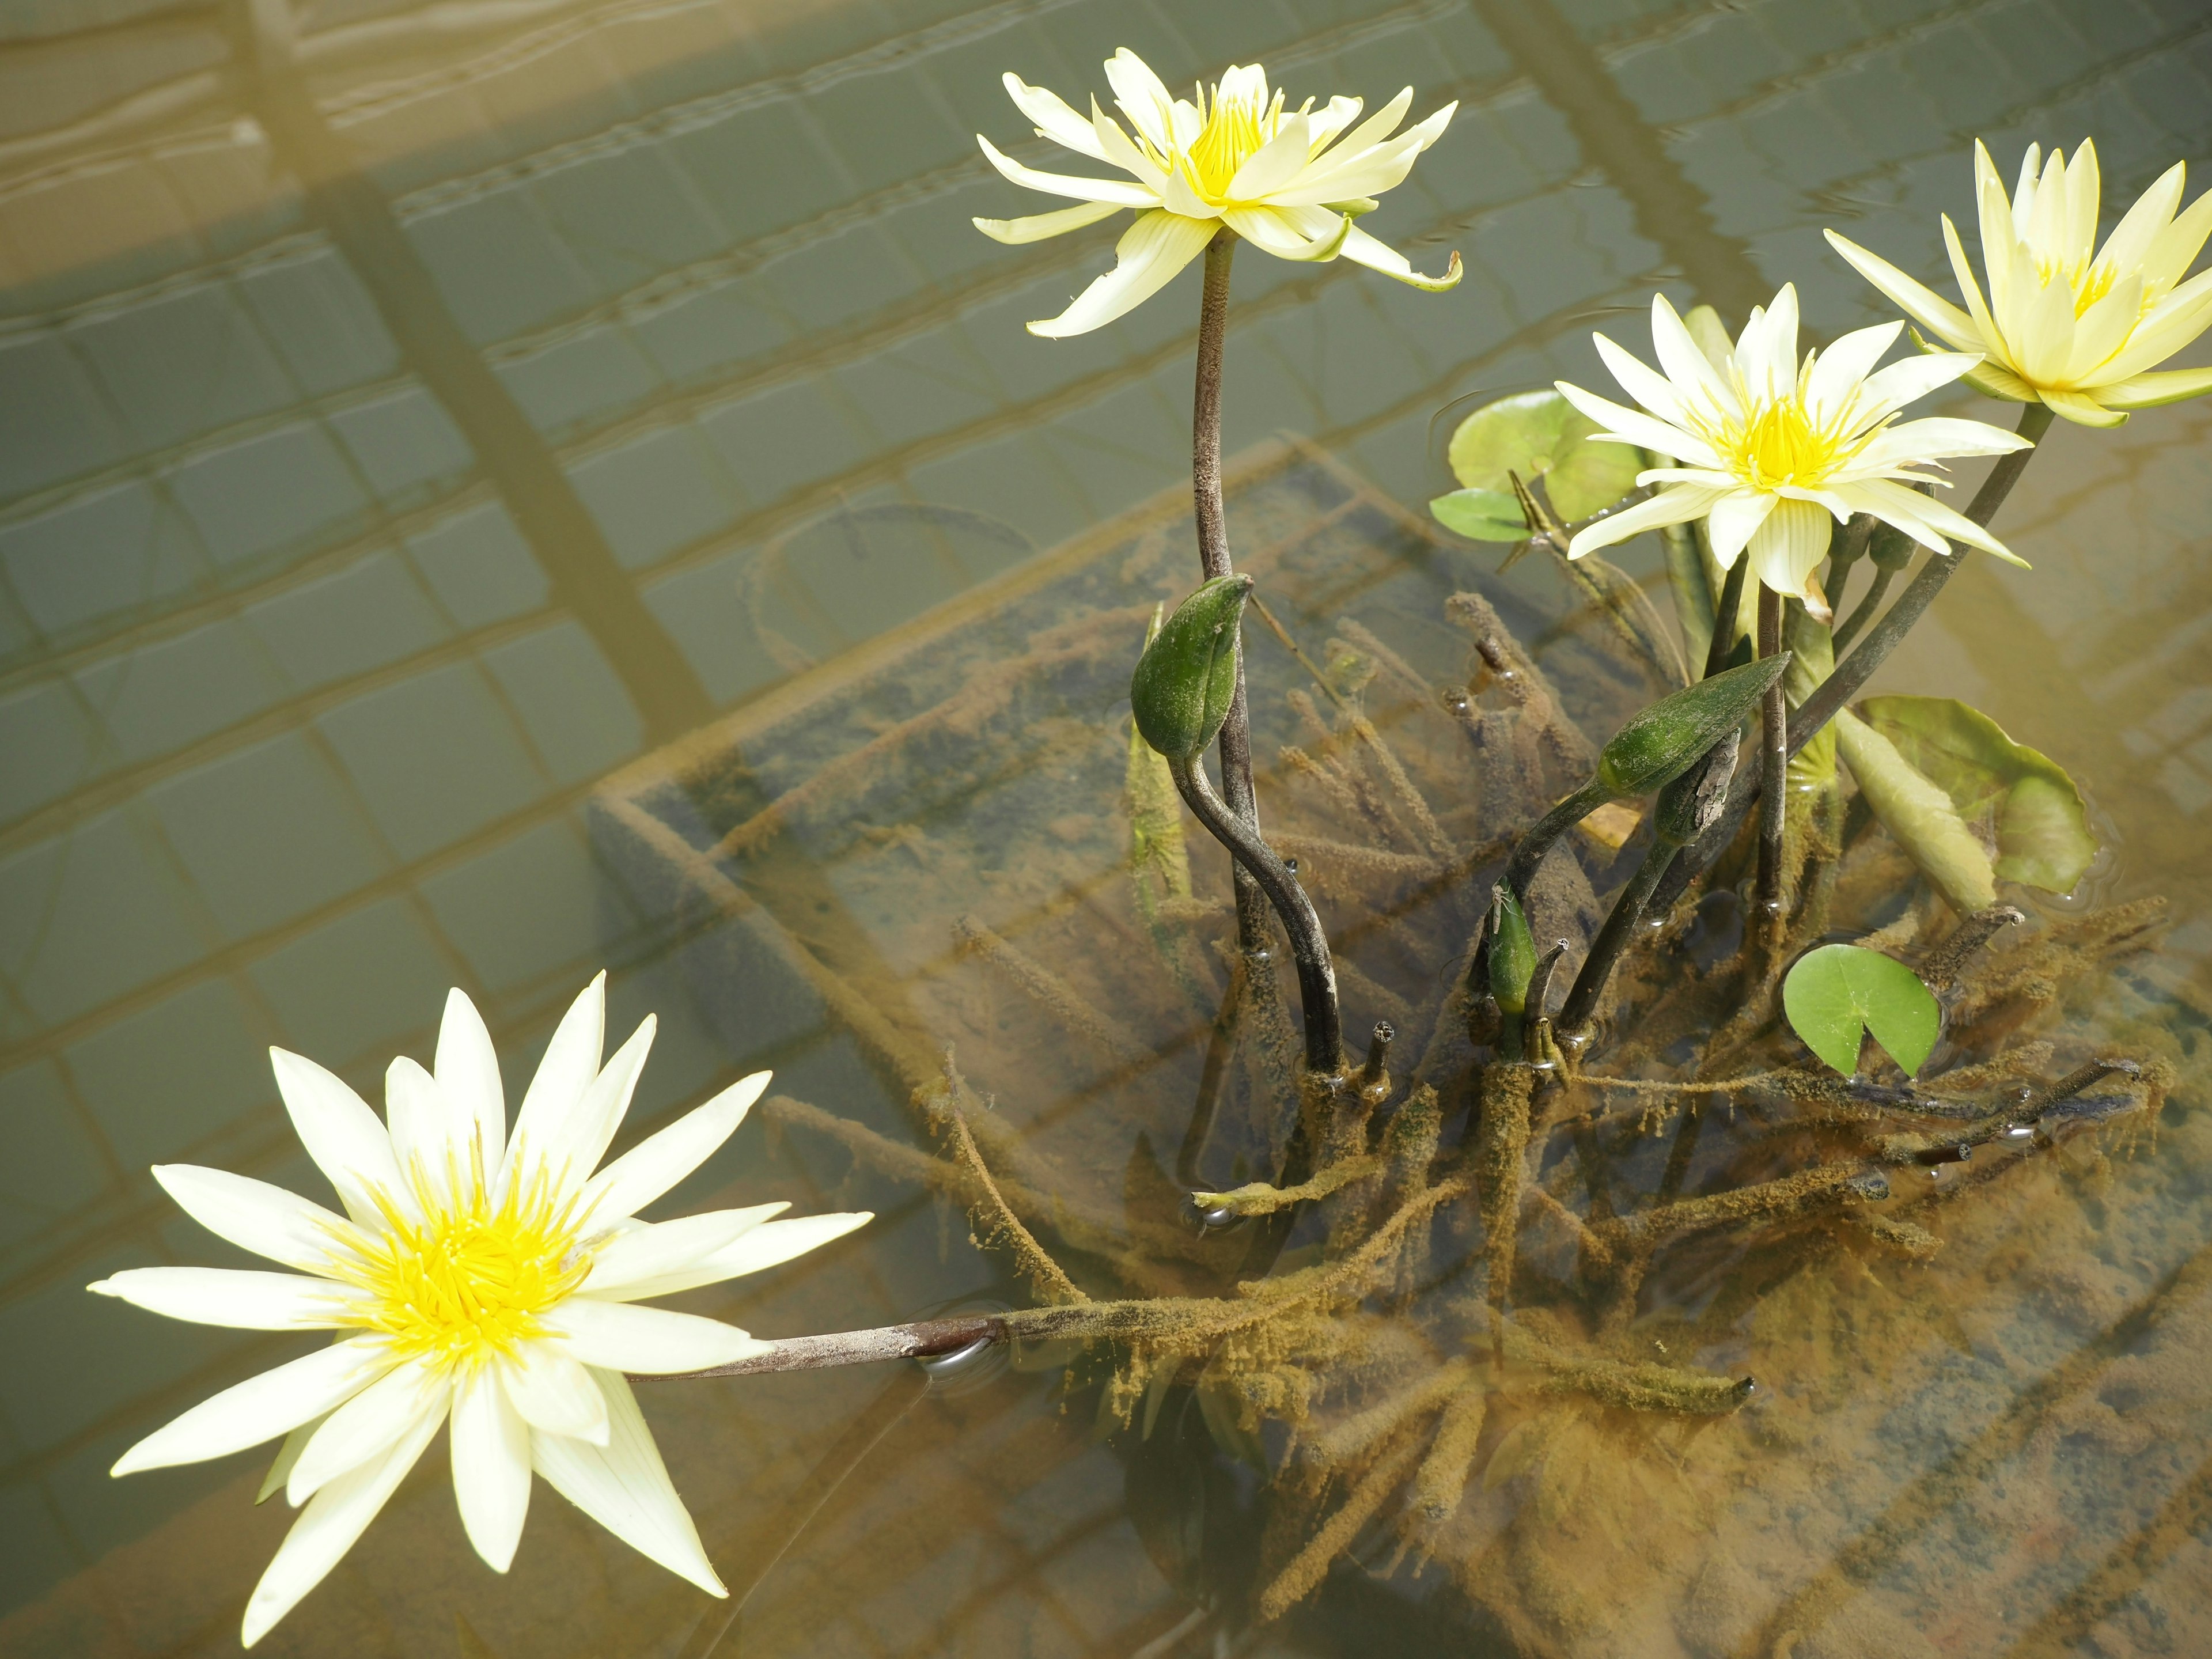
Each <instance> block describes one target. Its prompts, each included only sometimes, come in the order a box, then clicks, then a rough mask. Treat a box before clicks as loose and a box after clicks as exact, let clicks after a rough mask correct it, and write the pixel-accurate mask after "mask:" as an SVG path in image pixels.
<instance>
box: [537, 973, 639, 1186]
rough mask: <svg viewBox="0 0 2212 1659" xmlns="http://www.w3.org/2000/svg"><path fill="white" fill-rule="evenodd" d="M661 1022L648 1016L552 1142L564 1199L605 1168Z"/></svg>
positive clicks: (548, 1158) (550, 1157)
mask: <svg viewBox="0 0 2212 1659" xmlns="http://www.w3.org/2000/svg"><path fill="white" fill-rule="evenodd" d="M659 1026H660V1022H659V1018H657V1017H656V1016H654V1015H652V1014H647V1016H646V1017H645V1018H644V1019H643V1020H642V1021H641V1022H640V1023H639V1024H638V1028H637V1030H635V1031H633V1032H631V1033H630V1038H629V1042H625V1043H623V1046H622V1047H621V1048H617V1050H616V1051H615V1054H614V1058H613V1059H611V1060H609V1061H607V1063H606V1065H605V1066H604V1067H602V1068H601V1070H600V1072H599V1076H597V1077H595V1078H593V1079H592V1085H591V1087H589V1088H588V1089H586V1090H585V1091H584V1097H583V1099H582V1100H581V1101H580V1102H579V1103H578V1104H577V1107H576V1109H575V1110H574V1112H572V1113H571V1114H569V1117H568V1123H567V1125H566V1126H565V1127H563V1129H562V1133H560V1134H559V1135H558V1136H557V1137H556V1139H553V1140H552V1141H551V1142H550V1143H549V1144H548V1145H547V1146H546V1147H545V1149H544V1152H543V1153H542V1154H541V1156H542V1158H543V1159H544V1164H545V1166H546V1167H547V1168H548V1169H550V1170H556V1171H558V1172H560V1173H559V1178H558V1181H557V1182H556V1187H555V1188H554V1190H555V1191H556V1192H557V1193H559V1194H561V1195H562V1196H563V1197H566V1196H567V1195H568V1194H570V1193H573V1192H576V1191H579V1190H580V1189H581V1188H582V1187H583V1185H584V1182H586V1180H587V1179H589V1178H590V1176H591V1173H592V1170H595V1169H597V1168H598V1167H599V1160H600V1158H604V1157H605V1155H606V1150H607V1143H608V1142H610V1141H611V1140H612V1139H614V1138H615V1131H616V1130H617V1129H619V1128H620V1127H622V1121H623V1118H624V1117H625V1116H626V1115H628V1114H629V1103H630V1097H631V1096H633V1095H634V1094H635V1093H636V1092H637V1079H638V1074H639V1073H641V1072H643V1071H644V1070H645V1060H646V1055H647V1054H648V1053H649V1052H650V1051H651V1049H652V1048H653V1033H654V1032H655V1031H656V1030H659Z"/></svg>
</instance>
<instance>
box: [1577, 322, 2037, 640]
mask: <svg viewBox="0 0 2212 1659" xmlns="http://www.w3.org/2000/svg"><path fill="white" fill-rule="evenodd" d="M1904 326H1905V325H1903V324H1902V323H1882V324H1879V325H1876V326H1875V327H1873V328H1863V329H1859V330H1857V331H1854V332H1852V333H1850V334H1846V335H1844V337H1842V338H1841V339H1839V340H1838V341H1837V342H1836V343H1834V344H1833V345H1832V346H1830V347H1829V348H1828V349H1827V350H1826V351H1825V352H1807V353H1806V354H1805V357H1804V360H1803V362H1802V363H1801V362H1799V360H1798V356H1797V290H1796V287H1795V286H1793V285H1789V284H1785V285H1784V288H1783V289H1782V291H1781V292H1780V293H1779V294H1778V295H1775V296H1774V303H1773V304H1772V305H1771V306H1762V307H1756V308H1754V309H1753V312H1752V313H1751V319H1750V321H1748V322H1747V323H1746V324H1745V325H1744V329H1743V332H1742V333H1741V335H1740V336H1739V337H1737V338H1736V340H1735V343H1734V345H1733V348H1732V349H1726V350H1723V349H1721V346H1722V345H1723V344H1724V343H1725V337H1723V338H1722V339H1720V340H1717V341H1716V343H1715V344H1714V348H1713V354H1712V355H1711V356H1708V355H1707V353H1706V352H1705V351H1704V350H1701V349H1699V345H1698V343H1697V341H1696V340H1695V339H1694V338H1692V335H1691V333H1690V331H1689V329H1688V328H1687V326H1686V325H1684V323H1683V321H1682V319H1681V318H1680V317H1679V316H1677V315H1676V314H1675V311H1674V307H1672V306H1671V305H1669V304H1668V303H1667V298H1666V296H1665V295H1655V296H1654V297H1653V299H1652V301H1651V343H1652V346H1653V348H1654V349H1655V350H1656V352H1657V354H1658V358H1659V363H1660V368H1662V369H1663V370H1664V371H1665V372H1664V373H1663V374H1662V373H1659V372H1657V371H1655V370H1653V369H1652V368H1649V367H1648V366H1646V365H1645V364H1644V362H1641V361H1640V360H1639V359H1638V358H1636V357H1634V356H1631V355H1630V354H1629V353H1627V352H1626V351H1623V350H1622V349H1620V347H1619V346H1617V345H1615V344H1613V342H1612V341H1610V340H1608V339H1607V338H1606V337H1605V336H1604V335H1602V334H1600V335H1596V336H1595V340H1596V342H1597V349H1598V355H1599V356H1601V357H1602V358H1603V359H1604V360H1605V365H1606V367H1607V368H1609V369H1611V370H1612V371H1613V378H1614V379H1615V380H1619V381H1620V384H1621V385H1622V386H1624V387H1625V388H1626V390H1627V392H1628V393H1629V395H1630V396H1631V397H1632V398H1635V399H1636V401H1637V402H1638V404H1642V405H1643V408H1642V409H1640V410H1637V409H1628V408H1624V407H1623V406H1622V405H1621V404H1616V403H1611V402H1608V401H1607V399H1605V398H1600V397H1595V396H1594V395H1592V394H1591V393H1589V392H1585V391H1583V389H1582V388H1581V387H1580V386H1569V385H1568V384H1567V383H1566V382H1565V381H1564V380H1561V381H1559V382H1557V383H1556V384H1557V385H1558V386H1559V392H1560V393H1561V395H1563V396H1564V397H1565V398H1566V399H1567V400H1568V401H1569V402H1570V403H1571V404H1574V406H1575V407H1576V408H1577V409H1579V410H1582V412H1583V414H1585V415H1587V416H1589V417H1590V419H1592V420H1593V421H1595V422H1597V423H1598V424H1599V425H1600V426H1601V427H1603V428H1606V429H1605V430H1604V431H1603V432H1600V433H1595V434H1593V435H1591V438H1590V441H1591V442H1593V443H1620V444H1638V445H1641V446H1642V447H1644V448H1646V449H1649V450H1652V451H1655V452H1656V453H1659V454H1661V455H1665V456H1670V457H1672V458H1674V459H1676V460H1678V461H1685V462H1687V463H1688V465H1686V466H1674V467H1657V468H1654V469H1652V470H1650V471H1645V472H1641V473H1638V475H1637V482H1638V483H1640V484H1659V485H1662V486H1664V487H1663V488H1662V489H1660V491H1659V493H1658V494H1657V495H1653V496H1652V497H1651V498H1650V500H1648V501H1639V502H1638V503H1637V504H1636V505H1635V506H1633V507H1627V508H1626V509H1624V510H1623V511H1621V512H1619V513H1613V514H1612V515H1610V516H1609V517H1607V518H1603V519H1601V520H1598V521H1597V522H1596V523H1595V524H1593V525H1591V526H1589V527H1588V528H1587V529H1585V530H1583V532H1581V533H1580V534H1579V535H1577V537H1576V538H1574V540H1573V541H1572V542H1571V543H1570V544H1568V547H1567V556H1568V557H1569V558H1580V557H1581V556H1583V554H1585V553H1589V552H1591V551H1594V550H1596V549H1598V548H1601V547H1607V546H1610V545H1611V544H1613V543H1615V542H1622V541H1626V540H1627V539H1628V538H1630V537H1631V536H1634V535H1636V534H1638V533H1639V532H1643V531H1645V530H1651V529H1656V528H1657V527H1659V526H1662V525H1670V524H1684V523H1687V522H1688V521H1690V520H1693V519H1704V520H1706V521H1707V525H1706V527H1707V531H1708V532H1709V534H1710V536H1711V542H1712V549H1713V556H1714V557H1715V558H1716V559H1717V560H1718V561H1719V562H1720V564H1721V568H1723V569H1724V570H1725V569H1727V568H1730V567H1731V566H1733V565H1734V564H1735V562H1736V559H1737V557H1738V556H1740V555H1743V554H1746V553H1748V555H1749V556H1750V558H1751V570H1752V574H1753V575H1754V576H1756V577H1757V578H1758V579H1759V580H1760V581H1763V582H1765V584H1766V586H1768V587H1770V588H1771V589H1773V590H1774V591H1775V592H1778V593H1784V594H1788V595H1790V596H1791V597H1792V598H1796V599H1807V598H1808V597H1809V598H1810V599H1812V600H1813V601H1814V602H1815V603H1820V599H1821V596H1820V589H1819V586H1818V585H1817V583H1815V582H1814V577H1813V572H1814V569H1815V568H1817V567H1818V566H1819V564H1820V561H1821V560H1822V559H1823V558H1824V557H1826V555H1827V551H1828V537H1829V524H1830V520H1831V519H1832V520H1834V521H1835V522H1837V523H1841V522H1843V521H1844V520H1846V519H1848V518H1850V516H1851V514H1852V513H1873V514H1874V515H1875V517H1876V518H1878V519H1880V520H1881V521H1882V522H1883V523H1885V524H1889V525H1894V526H1896V527H1897V528H1898V529H1899V530H1901V531H1903V532H1905V534H1906V535H1908V536H1910V537H1911V538H1912V539H1913V540H1915V541H1917V542H1918V543H1919V544H1921V545H1922V546H1923V547H1927V548H1931V549H1933V550H1935V551H1936V552H1938V553H1948V552H1949V551H1950V550H1951V544H1950V542H1949V541H1948V540H1946V539H1945V538H1947V537H1951V538H1956V539H1958V540H1960V541H1962V542H1965V543H1966V544H1968V545H1969V546H1972V547H1978V548H1983V549H1985V550H1988V551H1989V552H1991V553H1994V554H1996V556H1998V557H1999V558H2001V559H2005V560H2008V561H2010V562H2012V563H2014V564H2024V563H2025V561H2023V560H2021V559H2019V558H2016V557H2015V556H2014V555H2013V554H2012V552H2011V551H2010V550H2008V548H2006V546H2005V545H2004V544H2003V543H2002V542H2000V541H1998V540H1997V539H1996V537H1994V536H1992V535H1990V532H1988V531H1986V530H1984V529H1983V528H1982V527H1981V526H1979V525H1978V524H1976V523H1975V522H1974V521H1973V520H1971V519H1969V518H1967V517H1966V516H1965V515H1964V514H1963V513H1957V512H1954V511H1953V510H1952V509H1951V508H1950V507H1945V506H1944V505H1942V503H1941V502H1940V501H1933V500H1930V499H1929V497H1928V496H1926V495H1922V494H1920V493H1919V492H1918V491H1917V490H1916V489H1913V488H1912V487H1911V486H1912V484H1913V483H1915V482H1926V481H1929V479H1930V478H1931V477H1932V475H1930V474H1928V473H1925V472H1921V471H1916V469H1917V468H1919V467H1922V466H1924V465H1929V464H1931V463H1933V462H1936V461H1937V460H1940V459H1944V458H1946V457H1949V456H1954V455H2000V454H2002V453H2005V452H2007V451H2008V450H2015V449H2026V448H2027V447H2030V446H2029V444H2028V442H2027V440H2026V439H2024V438H2021V437H2020V436H2018V435H2015V434H2014V433H2010V432H2006V431H2002V430H2001V429H2000V428H1996V427H1993V426H1988V425H1984V423H1983V422H1979V421H1962V420H1954V419H1948V418H1934V419H1928V420H1919V421H1907V422H1904V423H1903V424H1902V425H1897V424H1893V421H1894V419H1895V416H1896V414H1897V411H1898V410H1899V409H1901V408H1903V407H1904V406H1905V404H1909V403H1911V401H1912V400H1913V399H1914V398H1919V397H1923V396H1924V395H1925V394H1927V393H1928V392H1933V391H1934V390H1935V389H1936V387H1938V386H1946V385H1948V384H1949V383H1950V382H1951V381H1953V380H1957V379H1958V378H1959V377H1960V375H1962V374H1965V373H1966V371H1967V370H1968V369H1970V368H1972V367H1973V366H1974V364H1975V363H1976V362H1978V361H1979V360H1978V358H1976V357H1973V356H1969V355H1967V354H1965V353H1960V352H1936V353H1932V354H1930V355H1929V356H1921V357H1913V358H1908V359H1906V360H1905V362H1897V363H1892V364H1891V365H1890V366H1889V367H1888V368H1875V364H1876V363H1878V362H1881V356H1882V354H1883V353H1884V352H1886V351H1887V350H1888V349H1889V348H1890V346H1891V345H1892V344H1893V343H1895V341H1896V339H1897V337H1898V335H1899V332H1901V331H1903V329H1904ZM1714 332H1715V333H1716V334H1719V332H1720V331H1718V330H1716V331H1714Z"/></svg>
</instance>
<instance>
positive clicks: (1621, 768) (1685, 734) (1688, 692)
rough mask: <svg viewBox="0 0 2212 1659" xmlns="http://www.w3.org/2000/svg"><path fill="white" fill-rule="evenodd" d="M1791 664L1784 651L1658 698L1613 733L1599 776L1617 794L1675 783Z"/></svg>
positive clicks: (1600, 761) (1602, 755)
mask: <svg viewBox="0 0 2212 1659" xmlns="http://www.w3.org/2000/svg"><path fill="white" fill-rule="evenodd" d="M1789 666H1790V653H1788V652H1787V651H1784V652H1782V653H1780V654H1778V655H1777V656H1772V657H1763V658H1761V659H1759V661H1757V662H1747V663H1746V664H1744V665H1743V666H1742V667H1741V668H1731V669H1729V671H1727V672H1726V673H1724V674H1716V675H1714V676H1713V677H1712V678H1711V679H1709V680H1699V682H1698V683H1697V684H1695V685H1686V686H1684V687H1683V688H1682V689H1681V690H1680V691H1676V692H1673V693H1671V694H1670V695H1668V696H1663V697H1662V698H1660V699H1659V701H1658V702H1655V703H1653V704H1652V705H1651V706H1650V708H1647V709H1645V710H1644V711H1643V713H1641V714H1637V715H1635V716H1633V717H1632V719H1631V720H1629V722H1628V724H1627V725H1626V726H1622V727H1621V728H1620V731H1618V732H1614V733H1613V741H1612V742H1611V743H1608V744H1606V746H1605V748H1604V750H1602V751H1601V753H1600V754H1599V756H1598V757H1597V775H1598V781H1599V782H1600V783H1601V784H1603V785H1604V786H1605V787H1607V789H1609V790H1611V791H1612V792H1613V795H1614V797H1615V798H1616V799H1619V798H1620V797H1622V796H1627V795H1648V794H1650V793H1651V792H1652V791H1653V790H1654V789H1656V788H1659V787H1661V786H1662V785H1664V784H1668V783H1672V782H1673V781H1674V780H1675V779H1676V778H1679V777H1680V776H1681V775H1682V774H1683V773H1685V772H1686V771H1688V770H1689V769H1690V767H1691V765H1692V763H1694V762H1696V761H1697V759H1698V758H1699V757H1700V756H1701V755H1703V754H1704V753H1705V751H1706V750H1708V749H1711V747H1712V746H1713V745H1714V744H1716V743H1717V742H1719V741H1720V739H1721V736H1722V734H1723V733H1724V732H1733V731H1735V729H1736V727H1738V726H1741V725H1742V724H1743V717H1744V716H1745V715H1746V714H1749V713H1750V712H1751V711H1752V708H1753V706H1754V705H1756V704H1757V702H1759V698H1761V697H1762V696H1765V695H1766V689H1767V688H1768V687H1769V686H1771V685H1772V684H1774V683H1775V681H1777V680H1778V679H1780V678H1782V674H1783V671H1784V669H1786V668H1788V667H1789Z"/></svg>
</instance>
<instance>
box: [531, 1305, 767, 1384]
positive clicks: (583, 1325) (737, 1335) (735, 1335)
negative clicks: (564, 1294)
mask: <svg viewBox="0 0 2212 1659" xmlns="http://www.w3.org/2000/svg"><path fill="white" fill-rule="evenodd" d="M538 1322H539V1323H540V1324H542V1325H544V1328H546V1330H547V1331H548V1332H550V1333H551V1334H553V1335H554V1336H556V1337H558V1338H560V1339H561V1340H562V1346H563V1347H564V1348H565V1350H566V1352H568V1357H569V1358H572V1359H574V1360H577V1361H579V1362H580V1363H581V1364H586V1365H591V1366H595V1367H605V1368H606V1369H609V1370H624V1371H629V1372H633V1373H635V1374H637V1375H640V1376H672V1375H674V1374H675V1373H677V1372H678V1371H703V1370H707V1369H708V1367H710V1366H714V1365H727V1364H732V1362H733V1361H736V1360H739V1359H744V1358H747V1357H749V1356H750V1355H752V1354H757V1353H765V1352H768V1344H767V1343H765V1342H757V1341H755V1340H753V1339H752V1337H751V1336H750V1335H749V1334H747V1333H745V1332H744V1331H741V1330H739V1329H738V1328H737V1327H736V1326H734V1325H725V1324H723V1323H722V1322H720V1320H715V1319H702V1318H700V1317H699V1316H698V1315H696V1314H684V1313H673V1312H671V1311H670V1310H668V1309H666V1308H640V1307H635V1306H633V1305H631V1304H629V1303H627V1302H600V1301H596V1300H594V1299H593V1298H592V1297H587V1296H574V1297H569V1298H568V1300H567V1301H566V1302H563V1303H562V1304H561V1305H560V1306H558V1307H557V1308H550V1309H548V1310H546V1311H545V1312H544V1313H543V1314H541V1315H540V1316H538Z"/></svg>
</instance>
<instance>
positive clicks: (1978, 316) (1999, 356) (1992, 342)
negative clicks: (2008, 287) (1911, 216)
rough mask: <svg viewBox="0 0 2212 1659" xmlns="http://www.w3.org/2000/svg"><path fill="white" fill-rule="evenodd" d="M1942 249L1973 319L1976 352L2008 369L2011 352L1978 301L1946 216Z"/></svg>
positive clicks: (1970, 268) (1968, 267)
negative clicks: (1987, 355) (1976, 340)
mask: <svg viewBox="0 0 2212 1659" xmlns="http://www.w3.org/2000/svg"><path fill="white" fill-rule="evenodd" d="M1943 246H1944V251H1945V252H1948V254H1949V255H1950V256H1951V275H1952V276H1953V277H1954V279H1955V280H1956V281H1957V283H1958V284H1959V292H1960V293H1961V294H1963V295H1966V309H1967V311H1968V312H1969V313H1971V314H1972V318H1973V323H1974V332H1975V333H1976V335H1977V336H1978V345H1977V348H1976V349H1979V350H1983V351H1986V352H1988V353H1989V354H1990V359H1989V360H1990V361H1992V362H2002V365H2003V366H2005V367H2006V368H2010V366H2011V364H2012V349H2011V347H2010V346H2008V344H2007V343H2006V342H2005V337H2004V333H2003V331H2002V330H2001V329H1999V328H1998V327H1997V321H1996V316H1995V315H1994V314H1992V313H1991V312H1990V307H1989V306H1988V305H1987V304H1986V303H1985V302H1984V301H1983V299H1982V290H1981V286H1980V284H1978V283H1976V282H1975V281H1974V268H1973V266H1972V265H1971V264H1968V263H1967V261H1966V246H1965V245H1964V244H1963V243H1961V242H1960V240H1959V228H1958V226H1956V225H1954V224H1953V223H1952V222H1951V216H1950V215H1949V214H1948V213H1947V214H1945V215H1944V216H1943ZM1917 337H1918V336H1917V335H1916V336H1915V338H1917Z"/></svg>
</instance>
